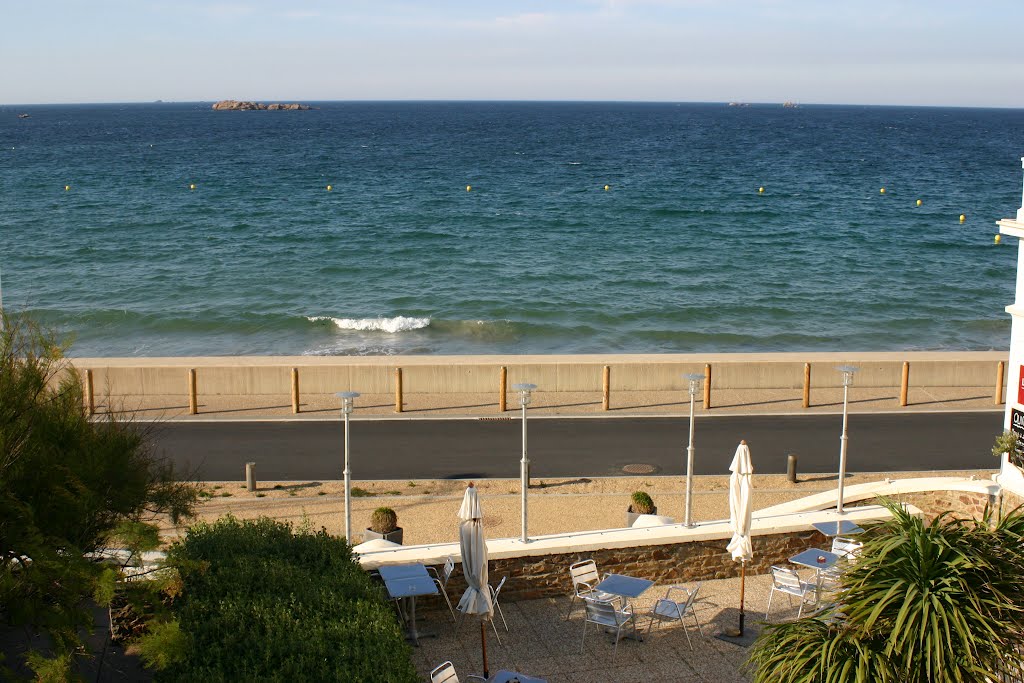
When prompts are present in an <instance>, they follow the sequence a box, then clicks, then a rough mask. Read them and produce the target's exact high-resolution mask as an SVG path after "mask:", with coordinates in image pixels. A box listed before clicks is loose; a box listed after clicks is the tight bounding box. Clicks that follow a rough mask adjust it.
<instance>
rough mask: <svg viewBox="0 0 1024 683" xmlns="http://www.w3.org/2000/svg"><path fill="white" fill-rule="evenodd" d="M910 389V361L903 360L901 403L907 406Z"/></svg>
mask: <svg viewBox="0 0 1024 683" xmlns="http://www.w3.org/2000/svg"><path fill="white" fill-rule="evenodd" d="M909 390H910V361H908V360H905V361H903V379H902V380H900V405H901V406H903V407H904V408H905V407H906V406H907V392H908V391H909Z"/></svg>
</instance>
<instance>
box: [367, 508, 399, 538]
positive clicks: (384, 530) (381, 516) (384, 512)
mask: <svg viewBox="0 0 1024 683" xmlns="http://www.w3.org/2000/svg"><path fill="white" fill-rule="evenodd" d="M397 528H398V515H397V514H395V511H394V510H392V509H391V508H377V509H376V510H374V511H373V515H372V516H371V517H370V531H373V532H374V533H377V534H390V533H391V532H392V531H394V530H395V529H397Z"/></svg>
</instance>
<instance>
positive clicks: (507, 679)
mask: <svg viewBox="0 0 1024 683" xmlns="http://www.w3.org/2000/svg"><path fill="white" fill-rule="evenodd" d="M512 681H519V683H548V682H547V680H545V679H543V678H534V677H533V676H526V675H523V674H520V673H516V672H515V671H505V670H504V669H502V670H501V671H499V672H498V673H496V674H494V675H493V676H491V677H490V678H488V679H487V683H511V682H512Z"/></svg>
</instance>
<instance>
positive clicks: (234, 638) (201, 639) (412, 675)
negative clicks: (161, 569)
mask: <svg viewBox="0 0 1024 683" xmlns="http://www.w3.org/2000/svg"><path fill="white" fill-rule="evenodd" d="M169 560H170V563H171V564H173V565H175V566H177V567H178V570H179V572H180V573H181V577H182V582H183V591H182V595H181V596H180V597H179V598H178V599H177V600H176V601H175V604H174V608H173V609H174V612H175V616H176V618H177V620H178V621H179V623H180V626H181V630H182V632H183V633H184V634H185V637H186V639H187V641H188V645H187V657H186V659H185V661H184V662H178V663H176V664H173V665H172V666H170V667H169V668H167V669H165V670H164V671H161V672H159V673H158V680H159V681H198V680H202V681H244V680H260V681H327V680H333V681H367V682H372V681H382V682H384V681H386V682H388V683H391V682H396V683H401V682H404V681H410V682H411V681H416V680H418V679H417V676H416V671H415V669H414V668H413V665H412V661H411V657H410V650H409V646H408V645H406V643H405V639H404V637H403V633H402V631H401V629H400V628H399V626H398V622H397V619H396V617H395V614H394V612H393V610H392V609H391V608H390V606H389V604H388V602H387V596H386V594H385V593H384V590H383V588H382V587H381V586H380V585H378V584H375V583H372V582H371V581H370V578H369V576H368V575H367V574H366V572H364V571H363V570H362V569H361V568H360V567H359V565H358V564H357V563H356V562H355V560H354V559H353V556H352V549H351V547H350V546H349V545H348V544H347V543H346V542H345V541H344V540H343V539H340V538H335V537H332V536H329V535H328V534H327V533H326V531H324V530H321V531H320V532H316V533H313V532H309V531H300V532H298V533H295V532H293V530H292V526H291V525H290V524H286V523H281V522H276V521H274V520H271V519H267V518H263V519H259V520H255V521H251V520H249V521H239V520H237V519H234V518H233V517H230V516H228V517H224V518H221V519H220V520H218V521H217V522H215V523H213V524H199V525H197V526H195V527H193V528H192V529H190V530H189V532H188V534H187V536H186V538H185V540H184V541H183V542H179V543H177V544H175V545H174V546H173V547H172V549H171V551H170V553H169Z"/></svg>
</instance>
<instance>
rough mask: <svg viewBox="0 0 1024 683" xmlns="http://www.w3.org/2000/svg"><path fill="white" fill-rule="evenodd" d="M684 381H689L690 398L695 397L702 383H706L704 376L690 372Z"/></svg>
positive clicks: (684, 376)
mask: <svg viewBox="0 0 1024 683" xmlns="http://www.w3.org/2000/svg"><path fill="white" fill-rule="evenodd" d="M683 379H685V380H687V381H689V383H690V396H693V395H694V394H696V393H697V390H698V389H700V383H701V382H703V381H704V375H701V374H698V373H696V372H688V373H686V374H685V375H683Z"/></svg>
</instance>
